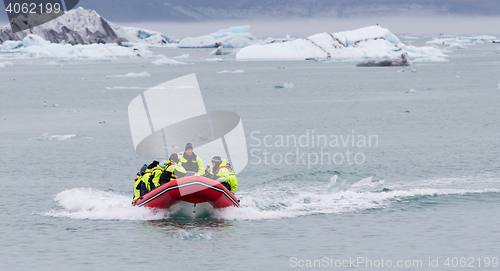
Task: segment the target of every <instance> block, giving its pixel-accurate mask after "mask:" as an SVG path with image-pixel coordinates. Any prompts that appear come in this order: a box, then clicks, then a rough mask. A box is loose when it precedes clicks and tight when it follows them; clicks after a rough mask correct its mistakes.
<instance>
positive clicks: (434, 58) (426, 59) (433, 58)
mask: <svg viewBox="0 0 500 271" xmlns="http://www.w3.org/2000/svg"><path fill="white" fill-rule="evenodd" d="M448 61H449V60H448V59H446V58H442V57H437V56H429V57H421V58H417V59H415V60H413V62H448Z"/></svg>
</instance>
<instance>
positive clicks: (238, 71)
mask: <svg viewBox="0 0 500 271" xmlns="http://www.w3.org/2000/svg"><path fill="white" fill-rule="evenodd" d="M244 72H245V71H244V70H235V71H228V70H223V71H220V72H217V73H244Z"/></svg>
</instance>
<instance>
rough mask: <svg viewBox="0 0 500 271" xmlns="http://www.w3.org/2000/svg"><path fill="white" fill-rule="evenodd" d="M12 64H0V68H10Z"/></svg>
mask: <svg viewBox="0 0 500 271" xmlns="http://www.w3.org/2000/svg"><path fill="white" fill-rule="evenodd" d="M12 66H14V64H12V62H0V68H5V67H12Z"/></svg>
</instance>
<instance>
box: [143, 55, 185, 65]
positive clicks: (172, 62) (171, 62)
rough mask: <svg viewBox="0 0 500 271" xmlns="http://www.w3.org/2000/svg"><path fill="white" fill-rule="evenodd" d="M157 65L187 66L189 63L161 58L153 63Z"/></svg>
mask: <svg viewBox="0 0 500 271" xmlns="http://www.w3.org/2000/svg"><path fill="white" fill-rule="evenodd" d="M151 63H153V64H155V65H186V64H188V63H185V62H180V61H177V60H173V59H169V58H166V57H165V58H160V59H157V60H155V61H153V62H151Z"/></svg>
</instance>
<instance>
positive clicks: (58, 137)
mask: <svg viewBox="0 0 500 271" xmlns="http://www.w3.org/2000/svg"><path fill="white" fill-rule="evenodd" d="M75 136H76V135H74V134H69V135H49V134H48V133H43V134H42V135H41V136H38V137H32V138H29V139H28V140H40V141H48V140H66V139H70V138H72V137H75Z"/></svg>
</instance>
